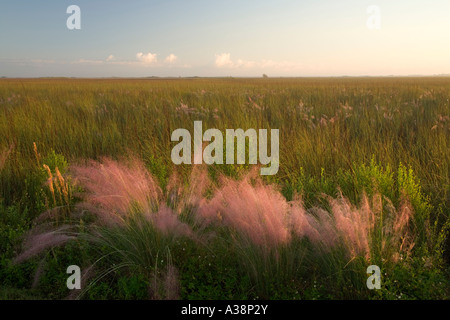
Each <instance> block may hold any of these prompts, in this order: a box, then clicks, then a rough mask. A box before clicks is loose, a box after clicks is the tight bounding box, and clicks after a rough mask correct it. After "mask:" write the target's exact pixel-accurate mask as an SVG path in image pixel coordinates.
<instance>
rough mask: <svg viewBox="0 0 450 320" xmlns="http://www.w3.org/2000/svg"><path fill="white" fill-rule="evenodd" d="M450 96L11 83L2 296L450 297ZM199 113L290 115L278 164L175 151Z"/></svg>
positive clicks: (113, 82)
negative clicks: (72, 285)
mask: <svg viewBox="0 0 450 320" xmlns="http://www.w3.org/2000/svg"><path fill="white" fill-rule="evenodd" d="M449 99H450V78H334V79H332V78H324V79H314V78H309V79H232V78H227V79H201V78H198V79H102V80H100V79H99V80H92V79H91V80H88V79H1V80H0V177H1V180H0V298H3V299H15V298H25V299H28V298H29V299H33V298H45V299H60V298H76V297H79V298H82V299H149V298H150V299H448V298H449V297H450V292H449V288H450V286H449V279H450V278H449V263H450V262H449V258H448V252H449V240H448V238H449V237H448V232H449V228H450V210H449V207H450V203H449V196H448V191H449V163H450V151H449V150H450V149H449V137H450V134H449V133H450V132H449V130H450V118H449V116H450V113H449V110H450V102H449ZM195 120H201V121H202V123H203V129H204V130H206V129H208V128H217V129H219V130H221V131H222V132H225V130H226V129H228V128H234V129H237V128H242V129H244V130H246V129H248V128H254V129H279V130H280V148H279V150H280V167H279V171H278V173H277V174H276V175H274V176H264V177H261V176H259V175H258V173H257V172H259V171H256V170H255V169H257V168H254V167H253V166H250V165H226V164H223V165H210V166H206V165H197V166H195V165H192V166H190V165H179V166H178V165H174V164H173V163H172V161H171V158H170V155H171V149H172V147H173V146H174V145H175V143H174V142H171V133H172V132H173V130H175V129H178V128H186V129H188V130H190V131H191V132H193V123H194V121H195ZM70 265H78V266H80V267H81V270H82V271H83V273H82V275H83V279H82V289H81V290H73V291H70V290H68V289H67V287H66V279H67V277H68V275H67V274H66V269H67V267H68V266H70ZM369 265H378V266H379V267H380V268H381V271H382V277H381V289H380V290H369V289H368V288H367V286H366V280H367V277H368V275H367V274H366V269H367V267H368V266H369Z"/></svg>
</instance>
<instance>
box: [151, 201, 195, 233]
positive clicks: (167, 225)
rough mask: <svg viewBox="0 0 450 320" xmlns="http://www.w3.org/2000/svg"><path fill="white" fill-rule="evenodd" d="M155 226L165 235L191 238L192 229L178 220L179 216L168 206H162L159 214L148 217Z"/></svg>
mask: <svg viewBox="0 0 450 320" xmlns="http://www.w3.org/2000/svg"><path fill="white" fill-rule="evenodd" d="M147 217H148V218H149V219H150V221H151V222H152V223H153V224H154V226H155V227H156V228H157V229H158V230H159V231H161V232H162V233H163V234H164V235H168V234H173V235H181V236H191V235H192V230H191V228H190V227H189V226H188V225H187V224H185V223H183V222H181V221H180V220H179V219H178V215H177V214H176V213H175V212H174V211H173V210H172V209H170V208H168V207H167V206H166V205H161V206H160V207H159V210H158V212H156V213H154V214H150V215H147Z"/></svg>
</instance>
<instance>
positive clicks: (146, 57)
mask: <svg viewBox="0 0 450 320" xmlns="http://www.w3.org/2000/svg"><path fill="white" fill-rule="evenodd" d="M136 58H137V59H138V60H139V61H141V62H142V63H146V64H152V63H156V61H157V59H156V53H151V52H149V53H147V54H144V53H142V52H138V53H137V54H136Z"/></svg>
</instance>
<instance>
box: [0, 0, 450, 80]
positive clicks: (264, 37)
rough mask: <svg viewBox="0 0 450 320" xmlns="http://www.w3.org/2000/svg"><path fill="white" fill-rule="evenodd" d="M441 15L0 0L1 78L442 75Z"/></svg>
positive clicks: (433, 3)
mask: <svg viewBox="0 0 450 320" xmlns="http://www.w3.org/2000/svg"><path fill="white" fill-rule="evenodd" d="M71 5H76V6H78V8H79V15H77V12H76V11H72V10H70V11H69V13H67V9H68V7H69V6H71ZM78 17H79V19H78ZM449 17H450V0H395V1H394V0H367V1H366V0H314V1H312V0H311V1H306V0H304V1H302V0H226V1H217V0H147V1H144V0H134V1H131V0H130V1H125V0H97V1H95V0H70V1H69V0H45V1H44V0H41V1H37V0H28V1H26V0H14V1H9V0H0V77H1V76H6V77H50V76H51V77H59V76H62V77H149V76H162V77H164V76H167V77H179V76H181V77H187V76H205V77H214V76H233V77H261V76H262V74H267V75H268V76H269V77H271V76H274V77H278V76H283V77H307V76H366V75H368V76H381V75H435V74H450V18H449ZM78 22H79V27H80V28H79V29H77V28H73V26H74V25H75V26H76V23H78ZM68 25H69V26H70V27H71V28H72V29H69V27H68Z"/></svg>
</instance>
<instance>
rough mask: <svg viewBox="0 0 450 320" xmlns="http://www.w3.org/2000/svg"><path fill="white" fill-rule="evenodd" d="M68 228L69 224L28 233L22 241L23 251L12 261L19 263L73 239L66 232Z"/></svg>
mask: <svg viewBox="0 0 450 320" xmlns="http://www.w3.org/2000/svg"><path fill="white" fill-rule="evenodd" d="M69 228H70V226H62V227H60V228H58V229H56V230H53V231H47V232H43V233H39V234H30V235H29V236H28V237H27V238H26V239H25V241H24V244H23V247H24V251H23V252H22V253H21V254H20V255H18V256H17V257H16V258H14V260H13V263H21V262H23V261H25V260H28V259H30V258H32V257H34V256H36V255H38V254H40V253H41V252H43V251H44V250H46V249H48V248H54V247H57V246H60V245H63V244H65V243H66V242H67V241H69V240H72V239H75V236H71V235H69V234H67V230H68V229H69Z"/></svg>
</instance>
